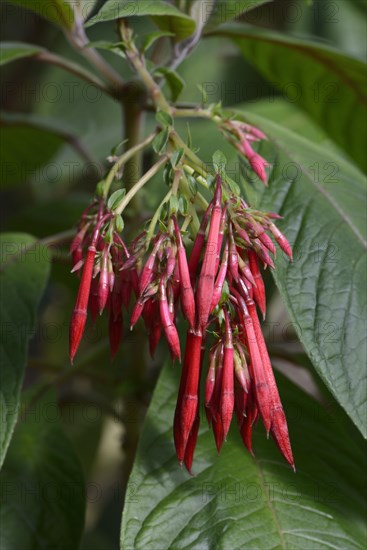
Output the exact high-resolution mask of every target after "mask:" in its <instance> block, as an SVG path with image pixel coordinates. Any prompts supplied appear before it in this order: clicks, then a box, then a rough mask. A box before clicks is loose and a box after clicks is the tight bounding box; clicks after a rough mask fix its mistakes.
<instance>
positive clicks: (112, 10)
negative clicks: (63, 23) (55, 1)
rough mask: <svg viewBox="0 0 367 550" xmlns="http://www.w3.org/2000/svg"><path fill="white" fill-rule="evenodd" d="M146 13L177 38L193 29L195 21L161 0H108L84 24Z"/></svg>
mask: <svg viewBox="0 0 367 550" xmlns="http://www.w3.org/2000/svg"><path fill="white" fill-rule="evenodd" d="M146 15H148V16H150V17H153V18H154V20H155V22H156V23H157V25H158V26H159V27H160V28H162V29H164V30H165V31H169V32H172V33H174V34H175V36H176V38H177V39H178V40H182V39H184V38H187V37H188V36H190V35H191V34H192V33H193V32H194V31H195V21H194V20H193V19H191V17H189V16H188V15H186V14H185V13H183V12H181V11H180V10H178V9H177V8H175V6H173V5H172V4H169V3H168V2H164V1H162V0H155V1H152V0H136V1H135V2H131V1H129V0H108V1H107V2H106V3H105V4H104V5H103V6H102V8H101V9H100V10H99V12H98V13H97V14H96V15H95V16H94V17H92V18H91V19H90V20H89V21H88V23H87V24H86V26H87V27H90V26H91V25H94V24H95V23H101V22H103V21H113V20H115V19H119V18H123V17H141V16H146Z"/></svg>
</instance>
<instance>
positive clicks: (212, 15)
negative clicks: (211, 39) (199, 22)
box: [205, 0, 272, 28]
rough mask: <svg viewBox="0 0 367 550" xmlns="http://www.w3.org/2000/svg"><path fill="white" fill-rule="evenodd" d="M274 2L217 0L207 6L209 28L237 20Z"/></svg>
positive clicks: (268, 0)
mask: <svg viewBox="0 0 367 550" xmlns="http://www.w3.org/2000/svg"><path fill="white" fill-rule="evenodd" d="M271 1H272V0H215V1H214V2H211V4H212V5H211V4H209V5H207V6H206V7H205V9H206V10H207V11H208V12H209V10H210V12H209V13H208V18H207V22H206V26H207V28H212V27H215V26H217V25H222V23H225V22H226V21H230V20H231V19H235V18H236V17H239V16H240V15H242V14H243V13H246V12H248V11H250V10H253V9H254V8H257V7H259V6H261V5H263V4H267V3H269V2H271Z"/></svg>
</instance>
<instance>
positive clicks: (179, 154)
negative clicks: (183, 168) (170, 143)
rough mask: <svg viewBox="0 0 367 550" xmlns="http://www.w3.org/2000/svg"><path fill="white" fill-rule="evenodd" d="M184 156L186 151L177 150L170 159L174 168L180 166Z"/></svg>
mask: <svg viewBox="0 0 367 550" xmlns="http://www.w3.org/2000/svg"><path fill="white" fill-rule="evenodd" d="M183 155H184V150H183V149H177V150H176V151H175V152H174V153H173V154H172V156H171V158H170V161H171V165H172V168H176V166H177V165H178V163H179V162H180V161H181V159H182V157H183Z"/></svg>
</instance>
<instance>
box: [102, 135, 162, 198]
mask: <svg viewBox="0 0 367 550" xmlns="http://www.w3.org/2000/svg"><path fill="white" fill-rule="evenodd" d="M155 135H156V132H153V133H152V134H149V136H148V137H147V138H145V140H144V141H142V142H141V143H137V144H136V145H134V147H131V148H130V149H128V150H127V151H126V152H125V153H123V154H122V155H121V156H120V157H119V158H118V159H117V161H116V162H115V164H114V165H113V166H112V168H111V170H110V171H109V173H108V175H107V177H106V179H105V183H104V186H103V197H104V198H105V199H106V198H107V195H108V192H109V190H110V187H111V184H112V182H113V180H114V179H115V177H116V174H117V173H118V172H119V171H120V169H121V167H122V166H123V165H124V164H125V163H127V162H128V161H129V160H130V159H132V158H136V156H137V155H138V154H139V153H140V151H142V150H143V149H145V147H147V145H149V143H151V142H152V141H153V139H154V137H155ZM137 165H138V166H140V162H139V163H137ZM138 179H139V178H138ZM127 181H128V182H129V180H127Z"/></svg>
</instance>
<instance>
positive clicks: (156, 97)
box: [119, 19, 171, 112]
mask: <svg viewBox="0 0 367 550" xmlns="http://www.w3.org/2000/svg"><path fill="white" fill-rule="evenodd" d="M119 31H120V35H121V38H122V40H123V41H124V43H125V45H126V51H125V53H126V57H127V59H128V60H129V61H130V64H131V65H132V67H133V68H134V69H135V71H136V73H137V74H138V75H139V77H140V78H141V80H142V81H143V83H144V84H145V86H146V88H147V90H148V92H149V94H150V96H151V99H152V101H153V103H154V105H155V106H156V108H157V109H160V110H161V111H167V112H170V111H171V106H170V104H169V103H168V101H167V100H166V98H165V97H164V94H163V92H162V90H161V89H160V87H159V85H158V84H157V83H156V82H155V80H154V78H153V77H152V75H151V74H150V72H149V71H148V69H147V68H146V66H145V63H144V58H142V57H141V55H140V53H139V51H138V49H137V48H136V46H135V44H134V42H133V41H132V34H131V30H130V29H129V27H128V26H127V24H126V21H125V19H120V21H119Z"/></svg>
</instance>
